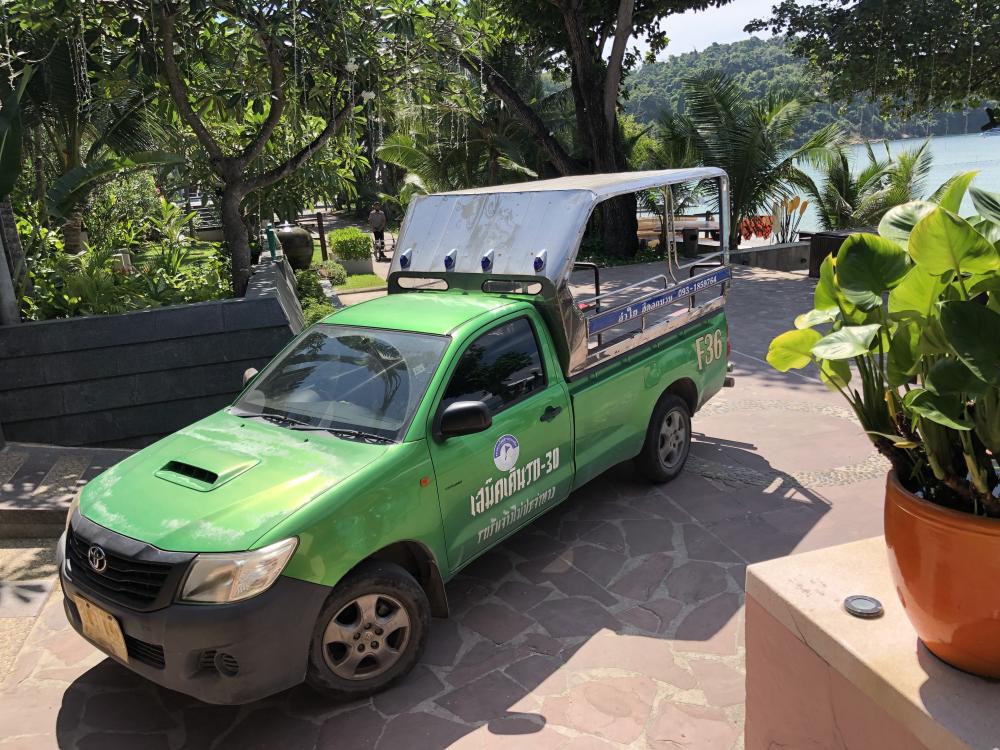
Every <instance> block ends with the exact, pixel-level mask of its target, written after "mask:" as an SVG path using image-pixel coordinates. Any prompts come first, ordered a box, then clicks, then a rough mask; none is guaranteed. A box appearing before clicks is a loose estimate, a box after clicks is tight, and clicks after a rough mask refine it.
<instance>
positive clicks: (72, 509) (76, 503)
mask: <svg viewBox="0 0 1000 750" xmlns="http://www.w3.org/2000/svg"><path fill="white" fill-rule="evenodd" d="M80 492H82V490H78V491H77V493H76V494H75V495H73V502H71V503H70V504H69V511H68V512H67V513H66V529H68V528H69V522H70V521H72V520H73V514H74V513H76V511H77V510H79V509H80ZM66 529H63V531H65V530H66Z"/></svg>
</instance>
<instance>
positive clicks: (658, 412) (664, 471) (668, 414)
mask: <svg viewBox="0 0 1000 750" xmlns="http://www.w3.org/2000/svg"><path fill="white" fill-rule="evenodd" d="M667 420H671V421H672V422H673V424H674V427H673V428H671V427H670V424H669V423H668V421H667ZM668 432H669V435H668V434H666V433H668ZM665 441H666V443H668V445H665ZM690 452H691V410H690V409H688V405H687V404H686V403H685V402H684V400H683V399H682V398H680V397H678V396H675V395H673V394H672V393H665V394H664V395H663V396H662V397H660V400H659V401H657V402H656V407H655V408H654V409H653V416H652V417H650V419H649V426H648V427H647V428H646V441H645V442H644V443H643V444H642V450H641V451H640V452H639V455H638V456H636V457H635V465H636V468H637V469H638V470H639V472H640V473H641V474H642V475H643V476H644V477H646V479H648V480H649V481H650V482H656V483H658V484H663V483H664V482H669V481H670V480H672V479H674V478H675V477H676V476H677V475H678V474H680V473H681V471H683V470H684V464H686V463H687V459H688V454H689V453H690Z"/></svg>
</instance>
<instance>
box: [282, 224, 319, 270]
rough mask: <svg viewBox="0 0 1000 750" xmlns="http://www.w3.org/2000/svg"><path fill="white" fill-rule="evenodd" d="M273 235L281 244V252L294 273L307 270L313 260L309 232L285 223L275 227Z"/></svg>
mask: <svg viewBox="0 0 1000 750" xmlns="http://www.w3.org/2000/svg"><path fill="white" fill-rule="evenodd" d="M275 233H276V234H277V235H278V242H280V243H281V252H283V253H284V254H285V257H286V258H288V263H289V264H290V265H291V267H292V268H293V269H294V270H296V271H304V270H305V269H307V268H309V266H310V265H311V264H312V258H313V239H312V235H311V234H310V233H309V230H308V229H306V228H305V227H300V226H299V225H298V224H289V223H288V222H287V221H286V222H285V223H284V224H281V225H280V226H277V227H275Z"/></svg>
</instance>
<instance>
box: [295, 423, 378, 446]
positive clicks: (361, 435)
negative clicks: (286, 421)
mask: <svg viewBox="0 0 1000 750" xmlns="http://www.w3.org/2000/svg"><path fill="white" fill-rule="evenodd" d="M292 429H295V428H294V427H293V428H292ZM326 429H327V432H329V433H331V434H332V435H336V436H337V437H340V438H347V439H348V440H365V441H367V442H369V443H393V442H395V441H394V440H392V439H390V438H387V437H385V436H383V435H376V434H375V433H373V432H362V431H361V430H349V429H344V428H341V427H328V428H326Z"/></svg>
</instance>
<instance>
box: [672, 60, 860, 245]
mask: <svg viewBox="0 0 1000 750" xmlns="http://www.w3.org/2000/svg"><path fill="white" fill-rule="evenodd" d="M684 94H685V99H686V101H687V109H686V111H685V112H684V113H673V114H666V115H664V116H663V117H662V118H661V119H660V121H659V123H658V131H657V132H658V137H659V140H660V142H661V146H660V149H659V150H660V152H661V153H666V154H672V155H681V157H682V159H683V160H684V161H685V162H688V163H697V164H704V165H706V166H713V167H721V168H722V169H724V170H726V173H727V174H728V175H729V184H730V213H731V220H730V224H729V226H730V244H731V246H732V247H736V246H737V245H738V244H739V241H740V238H741V233H740V223H741V221H742V220H743V219H750V218H752V217H755V216H757V215H759V214H761V213H764V214H768V213H770V208H771V202H772V200H773V199H774V198H775V197H776V196H783V195H784V194H785V193H786V192H787V185H788V183H789V182H792V181H795V180H798V179H799V178H800V177H801V174H802V173H801V171H800V170H799V168H798V166H797V164H798V163H799V162H803V161H812V162H815V163H819V162H820V161H822V160H823V159H825V158H826V156H827V155H828V153H829V150H830V149H831V148H833V147H835V146H837V145H839V143H840V142H841V138H842V135H841V132H840V130H839V129H838V128H837V127H836V126H835V125H830V126H827V127H825V128H823V129H821V130H819V131H817V132H816V133H814V134H813V135H812V136H810V138H809V139H808V140H807V141H806V142H805V143H803V144H802V145H801V146H799V147H797V148H792V147H791V144H792V142H793V140H794V138H795V134H796V132H797V130H798V128H799V126H800V125H801V122H802V120H803V118H804V117H805V112H806V108H807V107H808V103H809V100H808V99H807V98H805V97H803V96H802V95H801V94H800V93H798V92H789V91H773V92H770V93H769V94H768V95H767V97H765V98H763V99H759V100H754V99H751V98H749V97H748V96H747V94H746V92H745V90H744V89H743V88H741V87H740V86H739V85H738V84H737V83H736V82H735V81H734V80H733V79H732V78H729V77H727V76H724V75H717V74H712V75H708V76H704V77H700V78H690V79H688V80H687V81H685V84H684ZM662 166H675V165H669V164H663V165H662ZM677 166H680V165H677Z"/></svg>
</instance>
